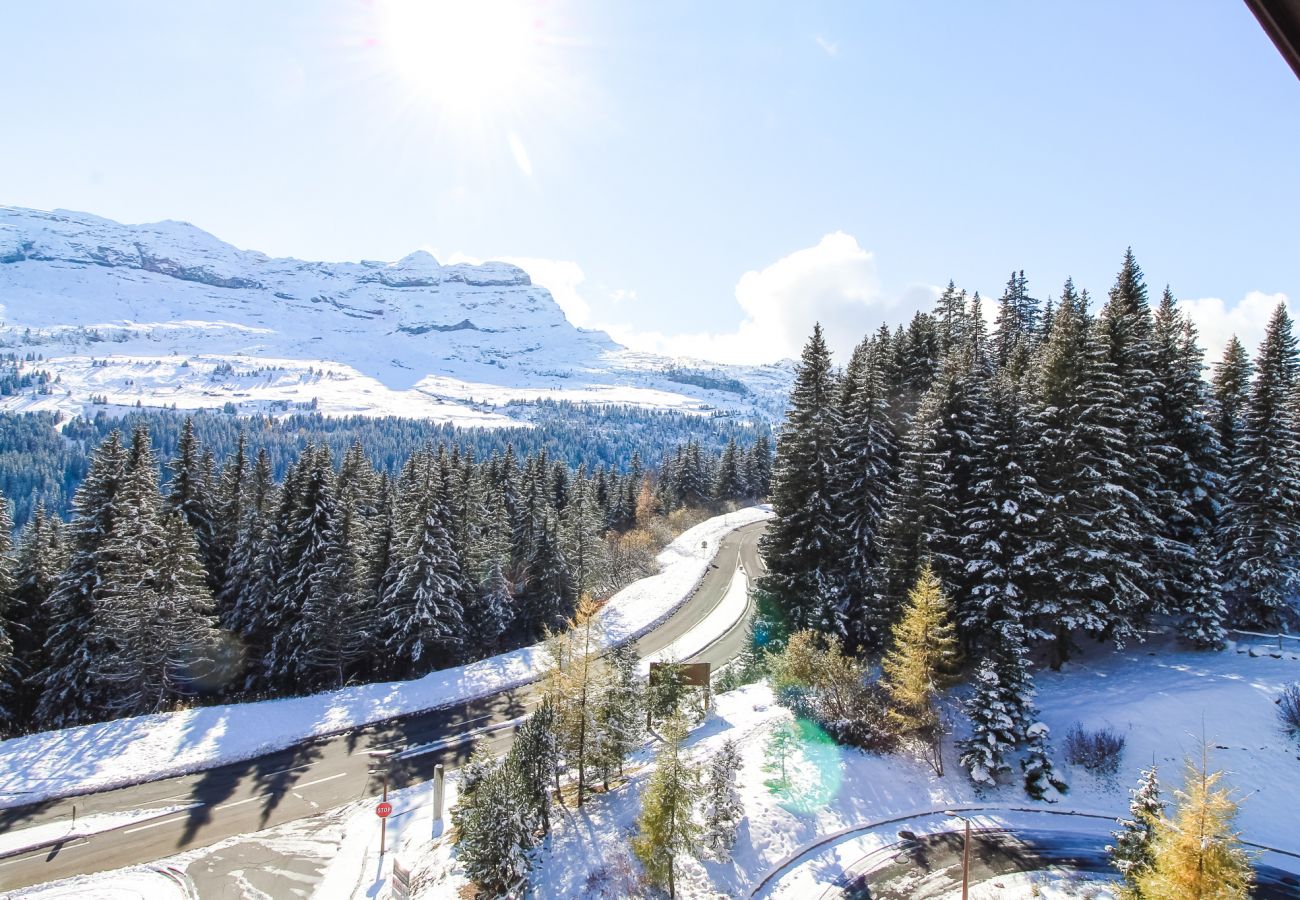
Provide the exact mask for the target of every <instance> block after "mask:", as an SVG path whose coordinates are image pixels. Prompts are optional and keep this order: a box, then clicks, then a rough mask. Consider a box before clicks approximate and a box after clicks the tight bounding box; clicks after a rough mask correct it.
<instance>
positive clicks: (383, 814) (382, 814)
mask: <svg viewBox="0 0 1300 900" xmlns="http://www.w3.org/2000/svg"><path fill="white" fill-rule="evenodd" d="M392 814H393V804H391V803H381V804H379V805H378V806H376V807H375V815H377V816H379V818H381V819H387V818H388V817H389V816H391V815H392Z"/></svg>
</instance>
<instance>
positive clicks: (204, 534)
mask: <svg viewBox="0 0 1300 900" xmlns="http://www.w3.org/2000/svg"><path fill="white" fill-rule="evenodd" d="M168 468H169V469H170V471H171V480H170V481H169V482H168V486H167V508H168V509H174V510H176V511H177V512H178V513H180V514H181V516H182V517H184V519H185V521H186V522H188V523H189V526H190V527H191V528H193V529H194V538H195V540H197V541H198V544H199V554H200V559H201V560H202V562H203V566H204V570H205V572H206V573H207V575H206V577H207V579H208V584H209V585H210V586H211V588H212V589H213V590H219V589H220V587H221V584H222V580H223V577H224V574H225V573H224V572H222V571H221V558H220V557H221V549H220V539H219V536H218V533H217V524H216V505H215V500H214V498H213V496H212V484H211V483H210V481H209V480H208V473H207V472H206V471H205V466H204V458H203V446H202V445H201V444H200V443H199V439H198V436H197V435H195V433H194V419H193V418H192V417H186V419H185V423H184V424H183V425H182V426H181V435H180V438H179V439H178V440H177V442H176V456H175V457H173V459H172V461H171V464H170V465H169V466H168Z"/></svg>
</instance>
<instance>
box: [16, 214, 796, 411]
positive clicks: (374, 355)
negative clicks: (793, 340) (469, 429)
mask: <svg viewBox="0 0 1300 900" xmlns="http://www.w3.org/2000/svg"><path fill="white" fill-rule="evenodd" d="M0 353H13V354H17V355H19V356H25V355H27V354H28V353H35V354H38V355H39V356H40V357H41V359H40V360H39V361H36V362H32V363H28V366H30V367H32V368H40V369H44V370H46V371H48V372H50V373H51V374H52V375H57V376H59V383H58V384H57V385H56V386H55V387H54V390H53V392H52V393H49V394H44V395H41V394H34V393H33V392H32V391H26V392H23V393H20V394H17V395H14V396H11V397H5V398H3V401H2V402H0V408H4V409H11V410H15V409H25V410H30V409H60V410H63V411H65V412H69V413H80V412H82V411H84V409H85V407H86V406H87V405H88V404H91V403H92V401H98V402H99V403H106V404H107V405H109V406H134V405H136V403H137V402H140V403H142V404H143V405H145V406H171V405H172V404H173V403H174V404H176V406H177V407H178V408H182V409H186V408H190V409H193V408H201V407H213V406H217V407H219V406H223V405H224V404H226V403H227V402H229V403H234V404H236V406H237V407H238V409H239V410H240V411H242V412H253V411H264V412H265V411H270V412H274V411H277V410H286V409H288V408H290V407H292V406H293V405H295V404H306V405H312V404H314V405H315V407H316V408H318V409H320V410H321V411H322V412H325V413H327V414H340V415H342V414H351V413H361V414H376V415H389V414H391V415H410V416H420V417H427V418H434V419H438V420H445V421H452V422H458V423H463V424H475V425H487V426H491V425H499V424H505V422H506V419H505V416H506V414H507V413H508V411H507V410H501V409H498V407H501V406H503V405H504V404H505V403H507V402H508V401H509V400H511V399H525V400H528V399H542V398H553V399H569V400H574V401H578V402H590V403H628V404H633V405H637V406H642V407H646V408H660V409H667V408H671V409H685V410H695V411H699V412H709V411H712V410H714V409H724V410H733V411H736V412H740V413H743V414H747V415H757V416H760V417H762V418H768V419H770V418H774V417H775V415H776V414H777V413H778V412H779V407H780V404H781V402H782V397H783V396H784V393H785V391H786V390H787V389H788V387H789V380H790V369H789V367H788V366H786V365H780V366H766V367H748V368H741V367H715V366H712V365H711V364H707V363H699V362H697V361H696V362H692V361H686V360H672V359H669V358H666V357H658V356H651V355H647V354H640V353H633V352H630V351H627V350H625V349H624V348H622V347H620V346H619V345H618V344H616V343H614V341H612V340H611V339H610V338H609V336H608V335H606V334H604V333H603V332H599V331H590V330H586V329H581V328H576V327H574V326H573V325H572V324H570V323H569V321H568V320H567V319H566V318H565V317H564V313H563V311H562V310H561V309H560V307H559V306H558V305H557V304H556V303H555V301H554V299H552V297H551V295H550V293H549V292H548V291H547V290H546V289H545V288H541V287H538V286H536V285H534V284H533V283H532V280H531V279H530V278H529V276H528V273H526V272H524V271H523V270H522V269H519V268H517V267H515V266H512V265H507V264H505V263H486V264H484V265H480V266H472V265H447V266H444V265H441V264H439V263H438V261H437V260H436V259H434V258H433V256H431V255H430V254H428V253H426V252H423V251H417V252H415V253H412V254H410V255H409V256H406V257H404V258H403V259H401V260H398V261H397V262H392V263H387V262H374V261H362V262H355V263H353V262H342V263H327V262H305V261H302V260H297V259H274V258H271V257H268V256H265V255H264V254H261V253H257V252H254V251H247V250H240V249H237V248H235V247H233V246H231V245H229V244H226V243H224V242H222V241H220V240H218V239H217V238H215V237H213V236H212V235H210V234H208V233H207V232H204V231H202V230H200V229H198V228H196V227H194V226H193V225H190V224H188V223H184V222H173V221H166V222H158V223H154V224H149V225H122V224H119V223H117V222H113V221H110V220H108V219H103V218H99V217H97V216H92V215H89V214H86V213H77V212H68V211H66V210H56V211H53V212H43V211H38V210H29V209H21V208H17V207H0ZM701 376H704V377H701ZM691 382H696V383H691Z"/></svg>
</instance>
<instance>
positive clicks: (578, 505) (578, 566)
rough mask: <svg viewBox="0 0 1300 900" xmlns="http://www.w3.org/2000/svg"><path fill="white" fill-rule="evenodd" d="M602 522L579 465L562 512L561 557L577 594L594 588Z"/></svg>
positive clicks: (599, 552)
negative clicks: (570, 574)
mask: <svg viewBox="0 0 1300 900" xmlns="http://www.w3.org/2000/svg"><path fill="white" fill-rule="evenodd" d="M603 524H604V523H603V522H602V516H601V513H600V508H599V506H597V504H596V502H595V497H594V496H593V495H592V488H591V483H590V482H589V481H588V480H587V478H586V471H585V469H583V468H581V467H579V469H578V474H577V475H576V476H575V477H574V481H573V487H572V489H571V491H570V494H569V504H568V506H566V507H565V509H564V515H563V530H564V534H563V540H564V558H565V559H566V560H567V561H568V563H569V571H570V572H571V573H572V576H573V587H574V590H576V591H577V592H578V593H579V594H582V593H583V592H585V591H590V590H592V589H593V588H595V586H596V584H597V583H599V581H600V579H601V539H600V533H601V531H602V526H603Z"/></svg>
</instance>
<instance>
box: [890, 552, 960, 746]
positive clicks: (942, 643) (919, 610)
mask: <svg viewBox="0 0 1300 900" xmlns="http://www.w3.org/2000/svg"><path fill="white" fill-rule="evenodd" d="M890 637H891V639H890V645H891V646H890V649H889V652H888V653H887V654H886V655H885V658H884V660H883V662H882V664H881V668H882V670H883V675H882V679H881V680H882V683H883V685H884V688H885V691H886V693H887V694H888V695H889V699H890V719H891V721H892V722H893V723H894V726H895V728H896V729H897V730H898V731H899V733H901V734H906V735H918V736H920V737H922V738H923V739H926V740H930V739H933V738H935V737H937V734H936V733H937V731H938V726H939V717H938V711H937V709H936V707H935V701H936V698H937V697H938V693H939V690H940V688H941V687H942V686H943V685H944V684H945V682H946V681H947V680H948V679H949V678H950V677H951V676H952V675H953V674H954V673H955V670H956V667H957V659H958V656H957V639H956V637H955V636H954V633H953V625H952V611H951V608H950V606H949V602H948V598H947V596H945V594H944V592H943V586H942V585H941V584H940V583H939V578H938V576H937V575H935V573H934V569H933V568H931V567H930V565H929V564H928V563H927V564H925V565H923V566H922V567H921V574H920V575H919V576H918V577H917V580H916V584H915V585H914V586H913V587H912V590H911V591H910V592H909V593H908V595H907V605H906V606H904V607H903V614H902V618H900V619H899V620H898V622H897V623H896V624H895V625H894V629H893V632H892V634H891V636H890Z"/></svg>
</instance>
